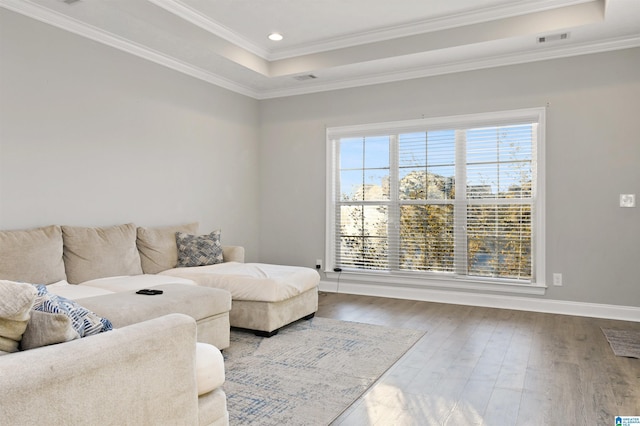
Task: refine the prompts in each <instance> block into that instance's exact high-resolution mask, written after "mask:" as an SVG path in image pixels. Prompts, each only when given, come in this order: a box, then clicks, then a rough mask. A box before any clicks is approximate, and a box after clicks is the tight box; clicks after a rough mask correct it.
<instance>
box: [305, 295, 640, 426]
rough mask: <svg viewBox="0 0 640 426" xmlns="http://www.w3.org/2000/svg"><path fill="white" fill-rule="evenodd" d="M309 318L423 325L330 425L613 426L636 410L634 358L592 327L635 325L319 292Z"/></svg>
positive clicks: (639, 410) (639, 326) (639, 375)
mask: <svg viewBox="0 0 640 426" xmlns="http://www.w3.org/2000/svg"><path fill="white" fill-rule="evenodd" d="M317 315H318V316H320V317H327V318H335V319H341V320H345V321H356V322H364V323H370V324H379V325H385V326H389V327H398V328H412V329H418V330H425V331H427V333H426V334H425V336H424V337H423V338H422V339H421V340H420V341H418V343H416V345H415V346H414V347H413V348H412V349H411V350H409V351H408V352H407V353H406V354H405V356H404V357H403V358H402V359H400V360H399V361H398V362H397V363H396V364H395V365H394V366H393V367H392V368H391V369H389V371H387V373H385V375H383V376H382V377H381V378H380V379H379V380H378V382H377V383H376V384H375V385H374V386H372V387H371V388H370V389H369V390H368V391H367V393H365V395H363V396H362V397H361V398H360V399H359V400H358V401H357V402H356V403H354V404H353V405H352V406H351V407H350V408H349V409H348V410H347V411H346V412H345V413H343V414H342V415H341V416H340V417H339V418H338V419H336V421H335V422H334V423H333V425H340V426H351V425H358V426H359V425H376V426H378V425H394V426H395V425H398V426H404V425H421V426H422V425H456V426H466V425H500V426H504V425H533V426H542V425H578V426H582V425H603V426H605V425H607V426H608V425H615V420H614V418H615V416H618V415H620V416H640V360H638V359H630V358H622V357H617V356H615V355H614V354H613V352H612V351H611V348H610V347H609V343H608V342H607V340H606V338H605V337H604V335H603V333H602V331H601V330H600V327H608V328H619V329H633V330H640V323H634V322H623V321H613V320H603V319H595V318H583V317H573V316H566V315H555V314H541V313H533V312H521V311H512V310H502V309H491V308H480V307H472V306H461V305H447V304H439V303H429V302H419V301H412V300H400V299H387V298H377V297H368V296H357V295H347V294H336V293H320V301H319V309H318V313H317Z"/></svg>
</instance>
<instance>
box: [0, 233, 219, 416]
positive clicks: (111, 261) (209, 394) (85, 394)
mask: <svg viewBox="0 0 640 426" xmlns="http://www.w3.org/2000/svg"><path fill="white" fill-rule="evenodd" d="M66 231H68V232H69V233H71V234H72V235H73V236H74V238H75V239H71V240H69V241H70V244H69V245H66V246H65V244H64V238H63V228H62V227H59V226H48V227H43V228H37V229H31V230H25V231H1V232H0V280H3V281H0V284H1V285H2V286H1V287H2V288H13V287H19V286H23V287H24V286H26V287H29V288H33V286H31V285H28V284H22V283H32V284H45V285H46V290H47V294H51V295H59V296H62V297H65V298H68V299H72V300H73V301H75V302H74V303H77V304H78V305H82V306H81V307H82V308H86V309H88V310H90V311H92V312H93V313H95V314H97V315H98V316H101V317H104V318H107V319H108V320H110V321H111V322H112V324H113V326H114V327H115V329H114V330H113V331H107V332H103V333H100V334H97V335H92V336H89V337H84V338H79V337H80V336H79V335H78V334H77V333H76V332H74V331H73V330H69V331H70V332H69V331H65V332H64V333H63V335H61V334H60V332H59V331H58V328H59V327H57V326H56V327H51V331H48V330H45V331H42V329H45V328H46V329H48V328H49V327H48V326H47V327H44V326H42V324H41V323H40V322H38V323H37V324H38V326H37V327H36V326H34V325H33V324H35V323H34V319H35V318H41V315H42V314H41V313H38V315H35V313H34V312H33V311H32V312H31V315H30V316H29V315H27V316H26V318H25V316H24V315H22V316H21V317H20V318H17V317H15V315H14V316H13V317H12V316H11V315H12V313H11V310H12V309H14V305H16V303H12V300H11V299H10V298H9V296H7V295H6V294H4V296H3V297H4V298H2V297H0V299H2V300H0V308H5V311H6V310H8V311H9V313H8V314H3V312H2V309H0V343H6V342H7V341H9V342H10V341H11V339H17V340H16V341H17V342H19V341H20V337H21V336H16V334H22V332H25V336H26V333H30V335H36V336H38V339H36V340H39V341H40V342H41V344H42V345H44V346H41V347H37V346H39V345H36V347H34V346H33V345H32V344H31V343H30V345H31V346H30V348H29V349H28V350H23V351H19V352H14V353H6V352H1V351H0V377H2V380H0V394H2V395H3V398H1V399H0V412H2V415H3V416H2V417H3V421H6V422H7V424H13V425H31V424H34V425H35V424H41V423H42V421H45V422H47V423H50V424H136V425H138V424H140V425H156V424H185V425H187V424H188V425H198V424H199V425H215V426H221V425H227V424H228V412H227V408H226V396H225V393H224V391H223V388H222V385H223V383H224V362H223V358H222V355H221V353H220V350H219V349H218V348H220V349H223V348H225V347H228V345H229V310H230V308H231V296H230V294H229V293H228V292H226V291H224V290H219V289H213V288H205V287H200V286H197V285H196V284H195V283H194V282H192V281H189V280H186V279H181V278H176V277H170V276H159V275H149V274H142V273H141V272H142V271H141V267H140V261H139V260H138V266H137V268H136V265H135V262H131V261H130V259H129V257H135V256H136V254H137V253H138V252H137V248H136V245H135V244H136V231H137V230H136V228H135V226H133V225H130V224H129V225H121V226H116V227H109V228H77V227H74V228H70V227H66ZM128 274H133V275H128ZM68 278H70V279H71V280H72V281H76V282H77V281H78V280H87V281H84V282H82V283H78V284H70V283H69V282H68V281H67V279H68ZM7 280H11V281H7ZM11 286H13V287H11ZM147 287H153V288H156V289H162V290H163V294H162V295H156V296H145V295H138V294H136V291H137V290H139V289H140V288H147ZM3 315H4V317H3ZM34 315H35V316H34ZM59 316H60V315H59V314H50V317H47V318H54V319H56V320H57V319H58V318H59ZM16 318H17V319H21V320H24V321H22V322H24V326H25V327H26V330H25V328H24V327H23V328H22V330H20V332H19V333H16V325H20V323H21V322H20V321H16ZM68 322H69V323H70V321H68ZM51 323H53V322H52V321H51ZM47 324H49V322H47ZM33 328H36V329H37V332H35V331H32V332H30V331H29V330H31V329H33ZM47 333H49V334H50V335H49V336H48V335H47ZM43 336H44V337H43ZM61 336H62V337H61ZM32 341H33V339H32V338H30V342H32ZM55 343H62V344H55ZM18 345H19V343H17V344H16V347H17V346H18ZM214 345H216V346H217V347H216V346H214ZM0 347H2V348H4V349H5V350H6V349H7V347H6V345H5V346H0ZM9 349H11V347H10V346H9Z"/></svg>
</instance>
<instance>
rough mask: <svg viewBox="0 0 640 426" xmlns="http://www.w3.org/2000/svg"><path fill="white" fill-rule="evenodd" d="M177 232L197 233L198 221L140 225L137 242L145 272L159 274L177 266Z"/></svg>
mask: <svg viewBox="0 0 640 426" xmlns="http://www.w3.org/2000/svg"><path fill="white" fill-rule="evenodd" d="M176 232H184V233H186V234H195V233H196V232H198V223H197V222H194V223H187V224H185V225H175V226H162V227H155V228H144V227H138V230H137V240H136V244H137V246H138V251H139V252H140V260H141V263H142V271H143V272H144V273H145V274H157V273H158V272H162V271H166V270H167V269H171V268H175V267H176V264H177V263H178V246H177V245H176Z"/></svg>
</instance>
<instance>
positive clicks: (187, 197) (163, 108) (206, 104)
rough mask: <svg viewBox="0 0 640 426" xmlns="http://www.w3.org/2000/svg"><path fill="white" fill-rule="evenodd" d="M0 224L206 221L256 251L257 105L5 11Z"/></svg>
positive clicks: (253, 255) (226, 239)
mask: <svg viewBox="0 0 640 426" xmlns="http://www.w3.org/2000/svg"><path fill="white" fill-rule="evenodd" d="M0 28H1V30H0V31H1V33H0V43H1V44H0V55H1V56H0V60H1V63H0V229H18V228H28V227H34V226H41V225H48V224H54V223H55V224H67V225H81V226H105V225H112V224H118V223H124V222H134V223H136V224H138V225H143V226H155V225H167V224H177V223H184V222H188V221H199V222H200V230H201V231H202V232H208V231H211V230H213V229H217V228H220V229H222V239H223V243H226V244H239V245H244V246H245V247H246V249H247V257H248V259H253V260H256V259H257V258H258V256H259V254H258V201H259V199H258V194H257V179H258V157H257V154H258V150H257V147H258V108H259V103H258V101H256V100H253V99H250V98H247V97H245V96H241V95H238V94H235V93H232V92H229V91H226V90H224V89H220V88H218V87H215V86H213V85H210V84H207V83H204V82H202V81H199V80H196V79H194V78H191V77H188V76H185V75H182V74H180V73H177V72H174V71H172V70H169V69H167V68H164V67H161V66H159V65H156V64H153V63H151V62H148V61H146V60H143V59H140V58H137V57H135V56H132V55H130V54H127V53H124V52H121V51H118V50H116V49H112V48H110V47H107V46H104V45H102V44H99V43H95V42H93V41H90V40H87V39H85V38H82V37H79V36H76V35H74V34H71V33H69V32H66V31H63V30H60V29H57V28H55V27H52V26H49V25H46V24H43V23H40V22H38V21H35V20H33V19H30V18H26V17H23V16H21V15H18V14H15V13H12V12H9V11H7V10H5V9H0Z"/></svg>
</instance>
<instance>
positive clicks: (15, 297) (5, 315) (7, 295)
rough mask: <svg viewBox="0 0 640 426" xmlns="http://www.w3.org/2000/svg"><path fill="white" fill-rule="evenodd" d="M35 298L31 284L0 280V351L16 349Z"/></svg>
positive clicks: (13, 350)
mask: <svg viewBox="0 0 640 426" xmlns="http://www.w3.org/2000/svg"><path fill="white" fill-rule="evenodd" d="M35 298H36V288H35V287H34V286H33V285H31V284H26V283H17V282H13V281H7V280H0V351H3V352H16V351H17V350H18V346H19V343H20V340H21V339H22V335H23V334H24V331H25V329H26V328H27V323H28V321H29V316H30V315H29V314H30V312H31V307H32V306H33V303H34V301H35Z"/></svg>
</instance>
